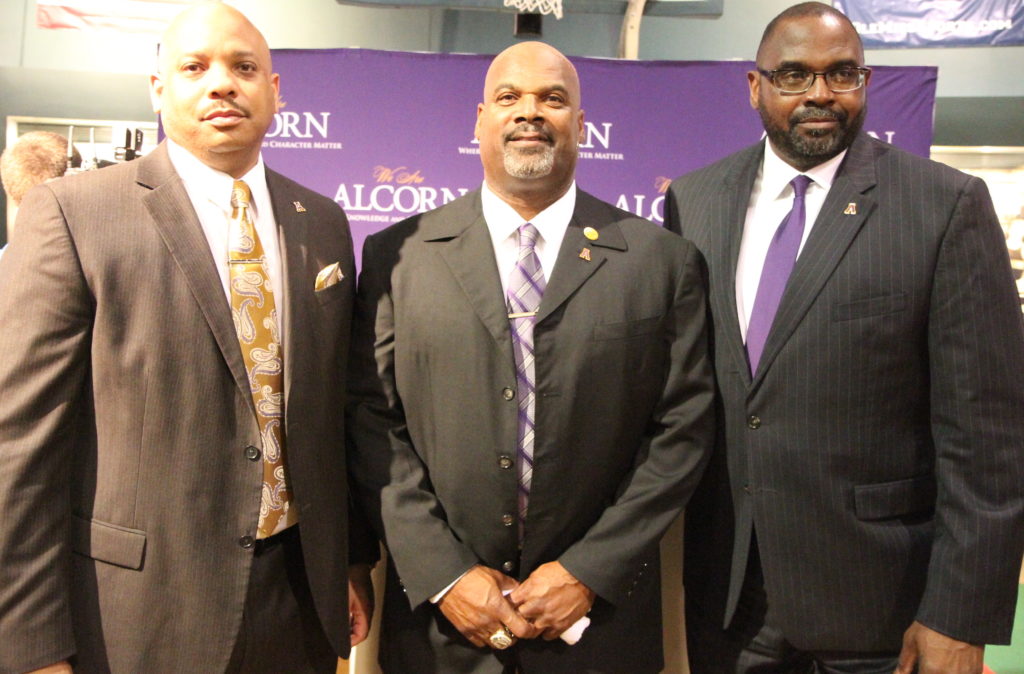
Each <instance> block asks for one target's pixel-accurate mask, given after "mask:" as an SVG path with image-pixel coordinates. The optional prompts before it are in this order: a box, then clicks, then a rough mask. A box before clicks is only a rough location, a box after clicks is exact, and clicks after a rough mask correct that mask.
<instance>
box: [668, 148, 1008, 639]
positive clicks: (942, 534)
mask: <svg viewBox="0 0 1024 674" xmlns="http://www.w3.org/2000/svg"><path fill="white" fill-rule="evenodd" d="M763 147H764V146H763V144H758V145H755V146H753V147H750V148H748V149H746V150H743V151H741V152H739V153H737V154H734V155H732V156H730V157H728V158H726V159H724V160H722V161H720V162H718V163H716V164H713V165H712V166H709V167H707V168H705V169H702V170H700V171H697V172H695V173H692V174H689V175H687V176H684V177H682V178H680V179H678V180H676V181H675V182H674V183H673V184H672V187H671V189H670V191H669V195H668V198H667V217H666V222H667V226H668V227H669V228H670V229H673V230H674V231H676V232H680V233H682V235H683V236H685V237H686V238H689V239H691V240H692V241H693V242H694V243H696V244H697V246H698V248H700V249H701V251H702V252H703V253H704V255H705V257H706V259H707V263H708V267H709V273H710V283H711V307H712V313H713V321H714V325H715V328H714V336H715V365H716V373H717V379H718V383H719V388H720V391H721V406H722V408H723V411H724V423H723V424H722V425H721V426H720V429H719V438H718V440H719V442H718V451H717V452H716V456H715V458H714V459H713V461H712V464H713V465H712V467H711V468H709V470H708V472H707V474H706V475H705V478H704V481H703V483H702V484H701V487H700V489H699V494H698V495H697V496H695V497H694V500H693V502H692V504H691V507H690V508H689V511H688V518H687V523H686V553H685V554H686V561H685V565H686V566H685V581H686V591H687V602H688V613H690V614H692V615H694V616H695V617H696V616H698V615H699V616H702V617H703V618H704V619H707V617H708V616H709V615H710V616H714V617H716V619H717V620H719V621H721V623H728V622H729V620H730V619H731V617H732V612H733V609H734V608H735V605H736V599H737V596H738V593H739V589H740V582H741V580H742V578H743V572H744V568H745V565H746V562H747V556H748V551H749V547H750V541H751V531H752V529H753V530H754V531H756V535H757V544H758V549H759V552H760V555H761V565H762V568H763V572H764V578H765V586H766V589H767V593H768V598H769V603H770V604H771V605H772V606H773V611H774V612H775V613H776V615H777V619H778V621H779V623H780V626H781V628H782V630H783V633H784V634H785V636H786V638H787V639H789V640H790V641H791V642H792V643H793V644H794V645H796V646H798V647H800V648H805V649H822V650H847V651H849V650H860V651H883V650H898V649H899V647H900V640H901V635H902V632H903V631H904V630H905V629H906V628H907V627H908V626H909V624H910V622H911V621H912V620H914V619H915V618H916V619H917V620H920V621H921V622H923V623H924V624H925V625H928V626H930V627H932V628H933V629H936V630H938V631H940V632H943V633H945V634H948V635H950V636H953V637H956V638H958V639H962V640H965V641H970V642H974V643H986V642H988V643H1007V642H1008V641H1009V638H1010V630H1011V625H1012V621H1013V612H1014V604H1015V601H1016V587H1017V574H1018V572H1019V571H1020V561H1021V552H1022V548H1024V477H1022V468H1024V393H1022V388H1021V378H1022V375H1024V336H1022V329H1021V313H1020V306H1019V304H1018V300H1017V296H1016V293H1015V291H1014V284H1013V279H1012V275H1011V273H1010V268H1009V264H1008V256H1007V252H1006V248H1005V245H1004V241H1003V235H1002V233H1001V231H1000V228H999V225H998V222H997V219H996V216H995V213H994V212H993V209H992V204H991V201H990V199H989V197H988V193H987V191H986V189H985V186H984V183H983V182H982V181H981V180H979V179H977V178H972V177H970V176H967V175H965V174H963V173H960V172H958V171H955V170H953V169H951V168H949V167H947V166H943V165H941V164H938V163H935V162H931V161H928V160H925V159H922V158H919V157H916V156H914V155H911V154H908V153H906V152H902V151H900V150H897V149H896V148H894V147H892V146H890V145H887V144H885V143H882V142H879V141H877V140H874V139H872V138H870V137H868V136H866V135H861V136H859V137H858V138H857V139H856V140H855V142H854V143H853V144H852V146H851V147H850V149H849V152H848V154H847V156H846V157H845V159H844V161H843V164H842V166H841V167H840V169H839V172H838V173H837V175H836V179H835V182H834V183H833V185H832V188H831V190H830V191H829V194H828V197H827V200H826V202H825V204H824V206H823V208H822V210H821V213H820V215H819V216H818V219H817V221H816V222H815V224H814V227H813V229H812V230H811V233H810V235H809V238H808V240H807V242H806V244H805V247H804V250H803V251H802V253H801V254H800V257H799V258H798V260H797V262H796V266H795V268H794V270H793V274H792V276H791V277H790V281H789V285H788V286H787V289H786V292H785V295H784V296H783V298H782V302H781V304H780V306H779V310H778V313H777V315H776V318H775V323H774V325H773V326H772V329H771V332H770V334H769V336H768V340H767V343H766V345H765V350H764V354H763V356H762V358H761V361H760V364H759V368H758V371H757V372H756V373H754V374H753V376H751V374H750V372H749V369H748V366H747V360H746V355H745V350H744V345H743V343H742V341H741V339H740V332H739V326H738V320H737V313H736V300H735V278H736V277H735V271H736V260H737V255H738V251H739V245H740V238H741V235H742V230H743V223H744V218H745V214H746V207H747V202H748V200H749V198H750V191H751V186H752V184H753V181H754V179H755V177H756V175H757V172H758V169H759V166H760V162H761V160H762V156H763Z"/></svg>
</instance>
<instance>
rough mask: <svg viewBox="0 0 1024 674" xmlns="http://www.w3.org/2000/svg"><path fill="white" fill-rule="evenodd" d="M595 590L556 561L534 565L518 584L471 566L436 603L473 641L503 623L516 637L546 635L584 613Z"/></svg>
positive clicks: (482, 640) (483, 641)
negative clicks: (524, 578)
mask: <svg viewBox="0 0 1024 674" xmlns="http://www.w3.org/2000/svg"><path fill="white" fill-rule="evenodd" d="M593 603H594V592H593V591H592V590H590V588H588V587H587V586H586V585H584V584H583V583H581V582H580V581H579V580H577V579H576V578H575V577H574V576H573V575H572V574H571V573H569V572H568V571H566V570H565V567H563V566H562V565H561V564H560V563H558V562H548V563H547V564H543V565H541V566H540V567H538V568H537V569H536V570H535V571H534V572H533V573H532V574H530V577H529V578H527V579H526V580H525V581H523V582H522V583H521V584H520V583H518V582H517V581H516V580H515V579H514V578H512V577H510V576H506V575H505V574H503V573H501V572H500V571H497V570H495V569H490V568H487V567H485V566H480V565H477V566H474V567H473V568H471V569H470V570H469V571H468V572H466V574H465V575H464V576H463V577H462V578H460V579H459V581H458V582H457V583H455V585H453V586H452V588H451V589H450V590H449V591H448V593H447V594H445V596H444V597H443V598H442V599H441V601H440V602H439V603H438V607H439V608H440V609H441V612H442V613H443V614H444V615H445V617H446V618H448V620H449V621H450V622H451V623H452V625H454V626H455V628H456V629H458V630H459V632H460V633H462V635H463V636H465V637H466V638H467V639H469V641H470V642H472V643H473V644H474V645H476V646H481V647H489V646H492V644H491V643H490V641H489V639H490V637H491V635H493V634H494V633H495V632H497V631H499V630H500V629H501V628H502V626H503V625H504V626H505V627H507V628H508V630H509V631H510V632H512V634H513V635H514V636H515V637H516V638H517V639H533V638H536V637H538V636H539V637H543V638H544V639H547V640H551V639H557V638H558V637H559V635H561V634H562V632H564V631H565V630H567V629H568V628H569V627H570V626H571V625H572V624H573V623H574V622H576V621H577V620H579V619H580V618H581V617H583V616H584V615H586V613H587V612H588V611H589V610H590V607H591V606H592V605H593Z"/></svg>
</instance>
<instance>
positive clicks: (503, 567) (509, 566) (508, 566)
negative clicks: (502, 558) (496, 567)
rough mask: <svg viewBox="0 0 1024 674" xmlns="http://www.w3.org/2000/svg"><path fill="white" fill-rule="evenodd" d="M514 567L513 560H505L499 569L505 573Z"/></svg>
mask: <svg viewBox="0 0 1024 674" xmlns="http://www.w3.org/2000/svg"><path fill="white" fill-rule="evenodd" d="M514 568H516V565H515V564H514V563H513V562H505V563H504V564H502V565H501V570H502V571H504V572H505V573H512V569H514Z"/></svg>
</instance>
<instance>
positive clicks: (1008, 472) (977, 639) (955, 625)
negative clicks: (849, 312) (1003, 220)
mask: <svg viewBox="0 0 1024 674" xmlns="http://www.w3.org/2000/svg"><path fill="white" fill-rule="evenodd" d="M928 320H929V323H928V356H929V369H930V373H931V401H930V402H931V428H932V439H933V442H934V444H935V462H936V464H935V473H936V476H937V483H938V496H937V499H936V511H935V538H934V543H933V545H932V553H931V559H930V562H929V565H928V578H927V584H926V588H925V593H924V597H923V599H922V601H921V604H920V607H919V609H918V614H917V619H918V620H919V621H920V622H922V623H923V624H925V625H927V626H929V627H931V628H932V629H935V630H937V631H939V632H942V633H944V634H946V635H948V636H951V637H954V638H956V639H960V640H962V641H968V642H971V643H978V644H983V643H1009V642H1010V633H1011V628H1012V625H1013V616H1014V606H1015V604H1016V599H1017V583H1018V574H1019V572H1020V560H1021V553H1022V551H1024V429H1022V425H1021V424H1022V420H1024V387H1022V381H1024V332H1022V325H1021V308H1020V304H1019V300H1018V297H1017V294H1016V292H1014V283H1013V276H1012V274H1011V272H1010V266H1009V261H1008V258H1007V252H1006V246H1005V242H1004V237H1003V235H1002V231H1001V229H1000V227H999V225H998V220H997V217H996V214H995V212H994V210H993V208H992V202H991V200H990V198H989V196H988V192H987V190H986V188H985V185H984V183H983V182H982V181H981V180H979V179H977V178H970V179H969V180H968V181H967V182H966V184H965V185H964V187H963V189H962V192H961V194H960V196H959V199H958V201H957V204H956V207H955V209H954V212H953V213H952V217H951V218H950V220H949V224H948V227H947V230H946V234H945V237H944V239H943V241H942V244H941V248H940V251H939V256H938V261H937V264H936V268H935V276H934V283H933V289H932V297H931V305H930V312H929V319H928Z"/></svg>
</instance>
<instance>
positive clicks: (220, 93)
mask: <svg viewBox="0 0 1024 674" xmlns="http://www.w3.org/2000/svg"><path fill="white" fill-rule="evenodd" d="M206 77H207V82H208V86H207V94H208V95H209V97H210V98H218V99H219V98H234V97H235V96H237V95H238V91H237V89H238V86H237V83H236V81H235V76H234V74H233V73H232V72H231V69H230V68H227V67H226V66H223V65H219V64H213V65H211V66H210V69H209V70H207V72H206Z"/></svg>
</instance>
